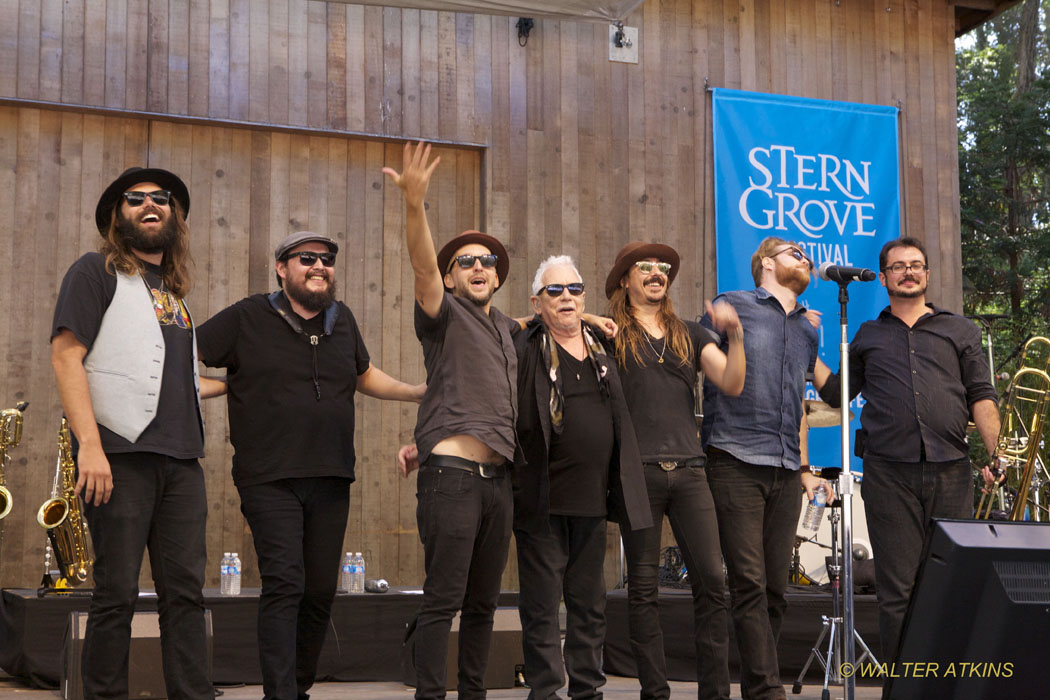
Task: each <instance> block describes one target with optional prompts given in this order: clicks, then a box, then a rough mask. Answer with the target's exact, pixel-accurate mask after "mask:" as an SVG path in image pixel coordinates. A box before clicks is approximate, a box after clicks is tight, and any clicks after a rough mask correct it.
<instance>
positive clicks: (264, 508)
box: [237, 477, 350, 700]
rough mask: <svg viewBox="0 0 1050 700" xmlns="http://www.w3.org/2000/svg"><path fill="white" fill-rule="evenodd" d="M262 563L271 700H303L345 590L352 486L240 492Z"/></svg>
mask: <svg viewBox="0 0 1050 700" xmlns="http://www.w3.org/2000/svg"><path fill="white" fill-rule="evenodd" d="M237 490H238V491H239V492H240V495H241V512H242V513H243V514H244V517H245V519H246V520H247V521H248V525H249V527H251V529H252V539H253V541H254V542H255V553H256V555H258V557H259V574H260V576H261V578H262V592H261V594H260V595H259V617H258V630H259V665H260V667H261V668H262V676H263V693H264V698H265V700H296V699H304V698H307V697H309V696H308V695H307V691H309V690H310V687H311V686H312V685H313V683H314V677H315V676H316V674H317V659H318V657H319V656H320V654H321V647H322V646H323V645H324V638H325V632H326V631H327V629H328V623H329V620H330V618H331V612H332V599H333V598H334V597H335V590H336V585H337V584H338V582H339V560H340V554H341V549H342V546H343V533H344V532H345V531H346V516H347V513H348V511H349V508H350V480H349V479H345V478H341V477H311V478H302V479H280V480H278V481H270V482H266V483H263V484H256V485H253V486H242V487H239V488H238V489H237Z"/></svg>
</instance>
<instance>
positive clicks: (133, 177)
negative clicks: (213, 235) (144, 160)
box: [95, 167, 190, 236]
mask: <svg viewBox="0 0 1050 700" xmlns="http://www.w3.org/2000/svg"><path fill="white" fill-rule="evenodd" d="M143 182H155V183H157V184H158V185H160V188H161V189H164V190H168V191H169V192H171V196H172V197H174V198H175V199H176V200H178V202H179V204H180V205H181V206H182V215H183V216H189V213H190V193H189V190H187V189H186V183H184V182H183V181H182V180H181V179H180V178H179V176H178V175H176V174H175V173H172V172H169V171H167V170H164V169H162V168H139V167H134V168H128V169H127V170H125V171H124V172H122V173H121V174H120V177H118V178H117V179H116V180H114V181H113V182H112V184H110V186H109V187H107V188H106V191H105V192H103V193H102V196H101V197H99V198H98V206H96V207H95V226H97V227H98V232H99V233H100V234H101V235H103V236H105V235H106V231H107V230H108V229H109V222H110V217H111V216H112V215H113V208H114V207H115V206H116V205H117V202H119V201H120V195H122V194H124V193H125V192H127V191H128V188H130V187H134V186H135V185H138V184H141V183H143Z"/></svg>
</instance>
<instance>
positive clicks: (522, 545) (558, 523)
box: [514, 515, 605, 700]
mask: <svg viewBox="0 0 1050 700" xmlns="http://www.w3.org/2000/svg"><path fill="white" fill-rule="evenodd" d="M514 539H515V541H516V542H517V545H518V581H519V588H520V589H521V590H520V592H519V593H518V614H519V615H520V616H521V635H522V636H521V640H522V650H523V652H524V657H525V682H526V683H528V684H529V687H530V688H531V690H530V691H529V700H550V699H551V698H557V697H558V689H559V688H561V687H562V685H563V684H564V683H565V675H564V674H563V673H562V647H561V634H560V630H559V627H558V604H559V602H560V601H561V599H562V596H563V595H564V597H565V670H566V671H568V674H569V697H571V698H574V700H584V699H586V700H591V699H592V698H598V699H600V698H601V697H602V692H601V687H602V686H603V685H605V674H603V673H602V644H603V643H604V642H605V576H604V572H603V567H604V565H605V517H604V516H598V517H584V516H572V515H551V516H550V532H548V533H546V534H542V533H535V532H526V531H525V530H520V529H515V530H514Z"/></svg>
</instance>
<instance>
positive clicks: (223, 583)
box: [219, 552, 233, 595]
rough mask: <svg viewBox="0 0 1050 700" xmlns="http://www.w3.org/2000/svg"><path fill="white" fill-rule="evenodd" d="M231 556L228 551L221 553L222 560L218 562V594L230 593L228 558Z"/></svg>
mask: <svg viewBox="0 0 1050 700" xmlns="http://www.w3.org/2000/svg"><path fill="white" fill-rule="evenodd" d="M232 558H233V557H231V556H230V553H229V552H223V553H222V561H221V562H220V563H219V595H230V560H231V559H232Z"/></svg>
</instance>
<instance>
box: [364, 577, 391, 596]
mask: <svg viewBox="0 0 1050 700" xmlns="http://www.w3.org/2000/svg"><path fill="white" fill-rule="evenodd" d="M389 590H390V584H389V583H387V582H386V579H385V578H379V579H375V578H370V579H368V580H367V581H365V591H366V592H368V593H386V592H387V591H389Z"/></svg>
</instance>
